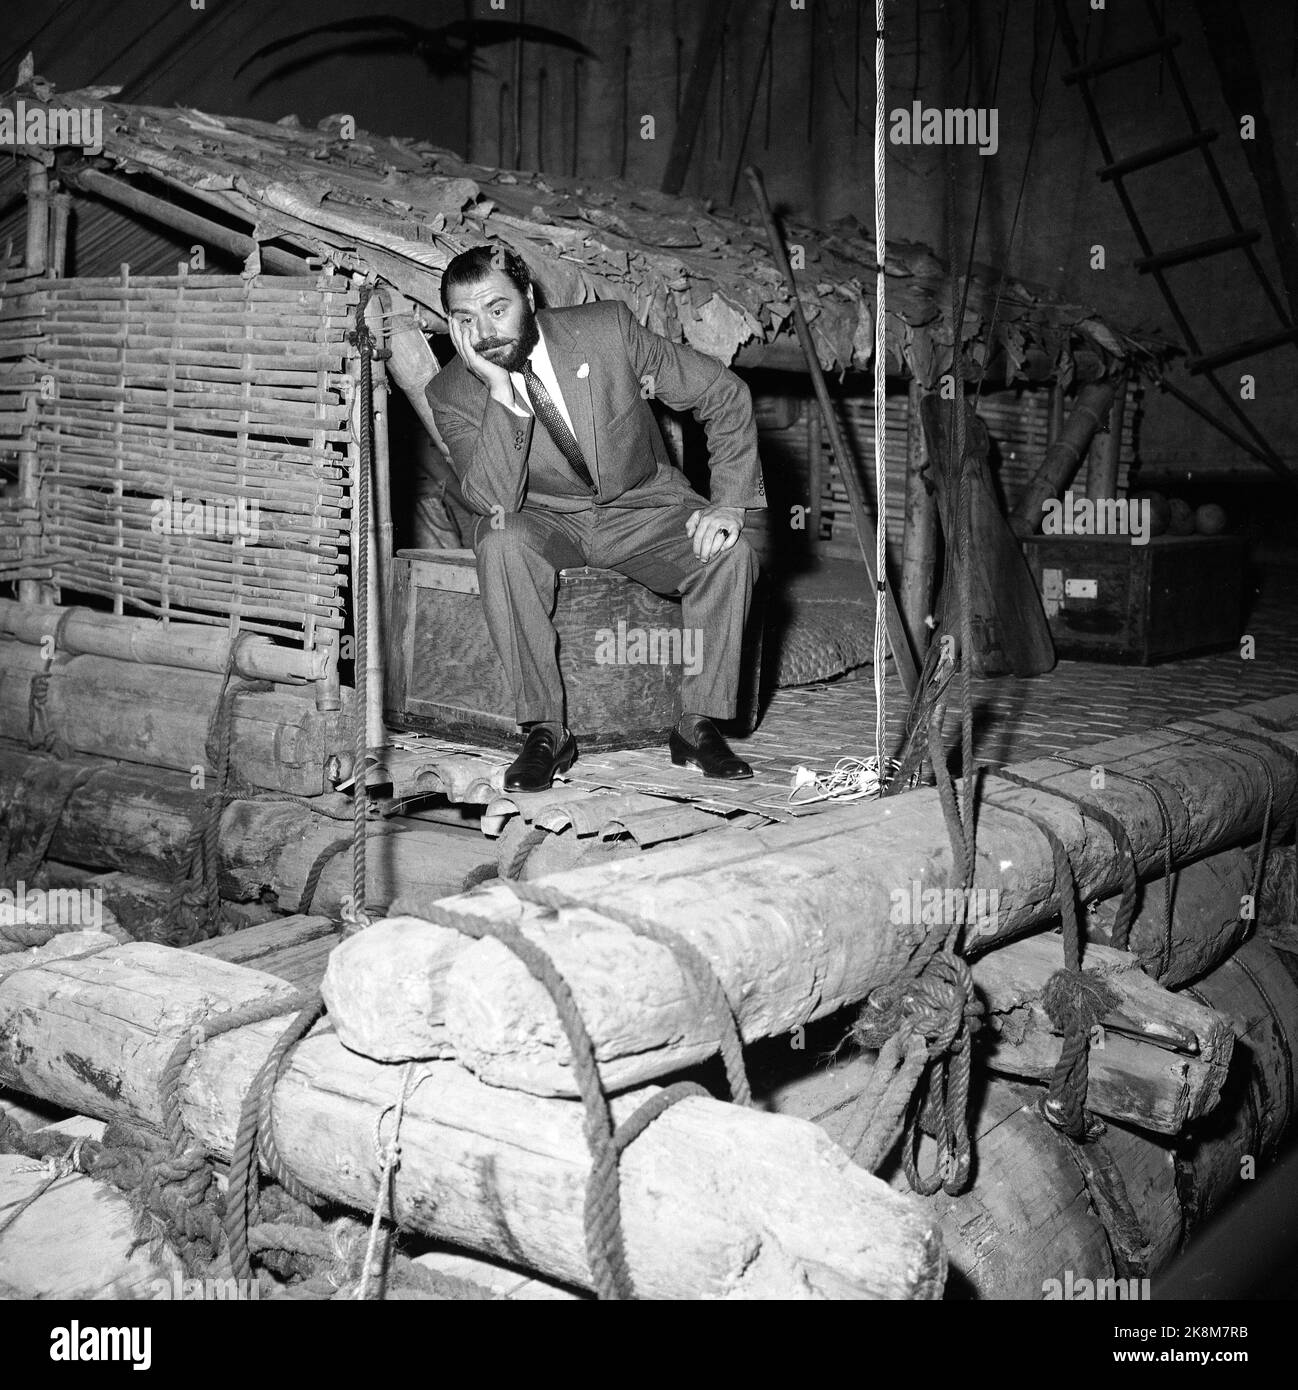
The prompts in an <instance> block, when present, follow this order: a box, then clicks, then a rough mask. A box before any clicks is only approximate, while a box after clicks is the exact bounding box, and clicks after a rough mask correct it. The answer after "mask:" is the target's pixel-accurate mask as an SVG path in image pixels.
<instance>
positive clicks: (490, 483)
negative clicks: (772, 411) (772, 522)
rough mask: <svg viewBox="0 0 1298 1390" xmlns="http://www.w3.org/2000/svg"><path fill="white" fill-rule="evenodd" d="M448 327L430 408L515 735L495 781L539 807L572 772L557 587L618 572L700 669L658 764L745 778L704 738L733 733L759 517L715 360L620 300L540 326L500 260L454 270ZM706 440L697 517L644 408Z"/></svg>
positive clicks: (740, 434)
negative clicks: (460, 508) (753, 529)
mask: <svg viewBox="0 0 1298 1390" xmlns="http://www.w3.org/2000/svg"><path fill="white" fill-rule="evenodd" d="M442 308H443V309H444V310H445V312H446V317H447V321H448V323H449V324H450V332H451V341H452V342H453V343H454V345H455V351H456V354H457V360H456V361H455V362H452V363H451V364H449V365H448V366H447V367H446V369H445V370H444V371H442V372H440V373H439V374H438V375H437V376H435V377H434V378H433V380H432V381H431V382H430V383H429V384H428V387H427V396H428V402H429V405H430V406H431V407H432V411H433V416H434V419H435V420H436V423H437V427H438V429H439V430H440V432H441V435H442V438H443V440H444V441H445V443H446V446H447V448H448V449H449V451H450V456H451V462H452V465H453V467H454V470H455V474H456V477H457V478H458V480H459V485H460V492H461V494H462V496H463V498H464V501H465V503H466V505H467V506H468V507H469V508H471V509H472V510H473V511H474V512H477V513H478V518H479V519H478V521H477V523H476V525H475V527H474V532H473V542H472V543H473V549H474V552H475V555H476V558H477V567H478V581H479V589H480V592H481V594H482V602H483V607H484V611H485V615H486V620H487V627H488V630H489V632H490V633H491V638H492V641H493V643H494V644H495V647H496V651H497V652H498V654H499V656H500V660H501V663H502V664H503V666H504V668H505V672H506V674H507V676H508V678H509V683H510V686H511V689H512V690H513V695H514V701H515V715H516V718H517V720H518V722H519V724H520V725H522V726H523V727H524V728H525V730H526V737H525V739H524V742H523V747H522V751H521V753H520V754H519V756H518V758H517V759H516V760H515V761H514V763H513V764H512V765H511V766H510V767H509V769H508V770H507V772H506V775H505V787H506V789H507V790H511V791H542V790H544V789H545V788H546V787H548V786H549V785H550V783H551V780H552V779H553V778H554V777H555V775H556V774H558V773H560V772H564V771H566V770H567V769H568V768H569V767H571V765H572V763H573V762H574V761H575V759H576V756H577V745H576V741H575V740H574V739H573V737H572V734H571V733H570V732H569V730H568V728H567V726H566V725H565V723H564V692H563V681H562V678H561V676H560V672H559V666H558V659H557V655H556V647H557V641H556V635H555V630H554V625H553V623H552V621H551V618H552V614H553V612H554V603H555V592H556V576H557V574H558V571H559V570H561V569H564V568H567V567H572V566H580V565H594V566H598V567H600V568H604V569H611V570H616V571H618V572H619V573H621V574H625V575H628V576H629V577H630V578H632V579H635V580H637V581H639V582H640V583H641V584H643V585H645V587H646V588H649V589H652V590H653V591H654V592H656V593H659V594H666V595H674V594H679V595H680V598H681V604H682V622H683V624H684V626H685V628H686V629H687V630H689V629H695V630H697V631H698V632H699V634H700V635H701V640H702V662H701V669H699V670H698V671H697V672H696V673H695V672H690V671H687V672H686V673H685V674H684V675H683V676H682V679H681V702H682V707H683V709H684V710H685V713H684V714H682V716H681V718H680V721H679V723H678V724H677V726H676V728H675V729H674V730H673V731H672V733H671V736H670V739H669V742H668V747H669V749H670V752H671V759H672V761H673V762H674V763H677V764H679V765H684V764H692V765H694V766H696V767H698V768H700V769H701V770H702V772H703V774H704V776H706V777H722V778H739V777H751V776H752V769H751V768H750V767H749V766H748V764H747V763H745V762H744V761H743V760H742V759H740V758H738V757H736V756H735V754H734V753H733V751H732V750H731V749H730V747H729V746H728V745H727V743H726V741H725V739H724V738H723V737H722V735H721V733H720V731H719V730H718V729H717V728H716V725H715V724H714V722H713V721H714V720H718V719H720V720H725V719H730V718H732V717H733V716H734V714H735V709H736V703H737V695H738V685H739V668H740V659H741V643H742V638H743V631H744V624H745V622H746V620H747V617H748V610H749V604H750V601H751V597H752V590H753V583H754V581H755V579H756V576H757V560H756V557H755V556H754V554H753V552H752V550H751V548H750V547H749V545H748V543H747V542H746V541H745V540H744V538H743V536H742V535H741V532H742V531H743V527H744V517H745V511H746V510H747V509H756V508H762V507H765V506H766V494H765V489H764V487H763V485H762V476H761V469H760V465H759V463H758V458H757V427H756V424H755V423H754V420H753V407H752V398H751V396H750V395H749V391H748V388H747V387H746V386H745V385H744V383H743V382H742V381H740V380H739V378H738V377H737V376H735V375H734V373H733V372H730V371H728V370H727V369H726V368H725V367H724V366H722V364H721V363H720V362H718V361H717V360H716V359H715V358H712V357H708V356H706V355H705V354H703V353H700V352H696V351H695V350H694V349H692V348H689V347H682V346H680V345H678V344H675V343H670V342H668V341H667V339H665V338H663V337H660V336H659V335H658V334H656V333H651V332H649V331H648V330H647V329H645V328H644V327H642V326H641V325H640V323H638V322H637V320H636V318H635V316H634V315H633V314H632V313H631V311H630V310H629V309H628V308H627V306H626V305H625V304H623V303H622V302H621V301H620V300H609V301H604V302H598V303H593V304H583V305H579V306H576V307H573V308H567V309H541V310H539V311H538V310H537V308H536V298H535V294H534V291H533V287H532V283H531V277H530V275H529V274H528V271H527V267H526V266H525V265H524V263H523V262H522V261H521V260H520V259H519V258H518V257H517V256H516V255H514V253H513V252H511V251H509V250H507V249H506V248H503V247H495V248H492V247H488V246H477V247H474V248H472V249H471V250H469V251H465V252H463V253H462V254H460V255H458V256H456V257H455V258H454V259H453V260H452V261H451V262H450V264H449V265H448V266H447V267H446V270H445V272H444V273H443V277H442ZM650 397H656V398H657V399H658V400H660V401H662V402H663V403H664V404H665V405H667V406H669V407H671V408H672V409H675V410H690V411H692V412H693V414H694V415H695V417H696V418H697V419H698V420H700V421H701V422H702V424H703V426H704V428H705V430H706V432H707V440H708V452H709V456H710V468H711V493H712V497H711V500H710V501H709V500H705V499H704V498H702V497H700V496H699V495H698V494H697V493H696V492H694V491H693V490H692V489H691V488H690V486H689V484H688V483H687V482H686V480H685V477H684V476H683V474H682V473H681V472H680V471H679V470H678V469H676V468H674V467H673V466H672V464H671V463H670V461H669V459H668V457H667V451H666V448H665V446H664V444H663V439H662V434H661V432H660V430H659V428H658V423H657V421H656V420H655V419H654V415H653V411H652V409H651V408H650V405H649V398H650Z"/></svg>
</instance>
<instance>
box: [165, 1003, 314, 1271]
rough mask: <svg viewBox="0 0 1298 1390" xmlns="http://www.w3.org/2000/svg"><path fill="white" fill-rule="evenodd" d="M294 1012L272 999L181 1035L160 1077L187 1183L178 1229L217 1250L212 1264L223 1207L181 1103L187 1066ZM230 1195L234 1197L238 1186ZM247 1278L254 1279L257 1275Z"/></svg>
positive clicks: (174, 1168) (176, 1172) (173, 1153)
mask: <svg viewBox="0 0 1298 1390" xmlns="http://www.w3.org/2000/svg"><path fill="white" fill-rule="evenodd" d="M294 1007H295V1004H294V1002H293V1001H285V1000H283V999H271V1000H263V1001H260V1002H258V1003H254V1004H245V1005H244V1006H243V1007H241V1008H238V1009H232V1010H231V1011H230V1012H229V1013H225V1014H216V1015H212V1016H209V1017H208V1018H206V1019H204V1020H203V1021H202V1023H198V1024H195V1025H194V1026H193V1027H191V1028H189V1029H187V1030H185V1031H184V1032H183V1033H182V1034H181V1035H180V1037H179V1039H178V1040H177V1042H176V1046H175V1047H174V1048H173V1049H172V1052H171V1055H170V1056H169V1057H168V1059H167V1062H166V1065H165V1066H164V1067H163V1069H162V1073H161V1075H160V1076H159V1078H158V1097H159V1101H160V1102H161V1106H162V1115H163V1124H164V1127H165V1130H166V1137H167V1142H168V1144H169V1146H170V1155H169V1160H170V1162H169V1167H168V1169H167V1172H168V1174H169V1176H170V1178H171V1180H172V1181H177V1180H179V1181H181V1182H182V1183H183V1186H182V1188H181V1190H180V1193H179V1195H180V1198H181V1207H180V1212H179V1216H180V1220H179V1222H178V1225H179V1227H180V1230H181V1231H182V1233H183V1234H184V1235H185V1236H186V1237H187V1238H188V1239H189V1240H191V1241H193V1240H196V1239H198V1238H199V1237H202V1238H203V1239H205V1240H206V1242H207V1244H208V1245H209V1246H210V1248H211V1253H210V1255H209V1256H208V1258H209V1260H210V1259H213V1258H215V1256H216V1254H217V1253H218V1251H219V1250H220V1246H221V1235H222V1219H221V1218H222V1210H221V1206H222V1204H219V1203H218V1202H217V1200H216V1199H215V1197H213V1196H212V1193H213V1191H214V1184H215V1172H214V1170H213V1168H212V1164H211V1161H210V1159H209V1158H208V1156H207V1154H206V1153H205V1152H204V1150H203V1149H202V1147H201V1146H200V1145H198V1144H197V1143H195V1142H194V1141H193V1137H192V1135H190V1133H189V1131H188V1129H187V1128H186V1126H185V1118H184V1111H183V1109H182V1107H181V1103H180V1083H181V1078H182V1075H183V1073H184V1069H185V1066H186V1064H187V1063H188V1062H189V1060H190V1058H191V1056H192V1055H193V1053H194V1051H195V1049H196V1048H197V1047H199V1046H200V1045H201V1044H203V1043H205V1042H208V1041H210V1040H211V1039H212V1038H215V1037H219V1036H220V1035H221V1034H223V1033H229V1032H232V1031H233V1030H234V1029H236V1028H244V1027H247V1026H248V1025H249V1024H251V1023H264V1022H266V1021H267V1020H269V1019H272V1018H277V1017H279V1016H281V1015H282V1014H284V1013H287V1012H288V1011H289V1010H290V1009H292V1008H294ZM232 1177H233V1170H232ZM230 1190H231V1192H233V1190H234V1189H233V1185H232V1186H231V1189H230ZM227 1202H228V1199H227ZM200 1210H201V1211H202V1212H203V1213H204V1214H203V1216H202V1217H199V1216H197V1215H192V1213H196V1212H198V1211H200ZM247 1273H248V1274H249V1275H250V1274H251V1271H250V1270H249V1271H248V1272H247Z"/></svg>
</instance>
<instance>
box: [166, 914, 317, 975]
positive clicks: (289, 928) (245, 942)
mask: <svg viewBox="0 0 1298 1390" xmlns="http://www.w3.org/2000/svg"><path fill="white" fill-rule="evenodd" d="M337 933H338V925H337V923H336V922H334V921H332V920H331V919H330V918H328V917H303V916H293V917H279V918H276V920H275V921H273V922H262V923H260V924H259V925H258V926H255V927H245V928H244V930H243V931H237V932H232V933H231V934H230V935H229V936H214V937H212V938H211V939H210V940H208V941H198V942H195V943H194V945H192V946H187V947H186V948H185V949H186V950H188V951H193V952H194V954H195V955H200V956H212V957H213V958H214V959H216V960H226V961H230V962H231V963H233V964H235V965H250V966H251V965H255V966H256V967H257V968H258V969H267V967H265V966H264V965H263V964H262V962H263V961H265V960H267V959H269V958H271V957H273V956H276V955H278V954H280V953H281V952H283V951H286V950H288V949H290V948H291V947H294V946H300V945H302V944H304V943H305V942H311V941H318V940H320V938H321V937H326V936H327V937H332V936H336V935H337ZM267 973H268V974H271V975H273V974H275V971H274V970H269V969H268V970H267Z"/></svg>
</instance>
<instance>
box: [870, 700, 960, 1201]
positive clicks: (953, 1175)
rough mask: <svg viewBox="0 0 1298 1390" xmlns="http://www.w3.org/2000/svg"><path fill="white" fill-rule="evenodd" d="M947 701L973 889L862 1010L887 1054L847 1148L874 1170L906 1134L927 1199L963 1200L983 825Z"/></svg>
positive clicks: (953, 834) (939, 770)
mask: <svg viewBox="0 0 1298 1390" xmlns="http://www.w3.org/2000/svg"><path fill="white" fill-rule="evenodd" d="M947 695H948V690H947V688H946V687H945V686H944V687H943V688H942V689H941V690H940V691H939V692H938V694H937V696H936V698H935V699H934V701H933V704H932V707H931V709H930V711H929V720H928V730H927V732H928V748H929V757H930V759H931V761H932V764H933V773H934V776H935V777H936V779H937V784H938V800H939V803H940V804H941V807H942V817H943V822H944V824H945V826H946V830H947V836H948V839H949V840H950V844H951V858H952V863H953V864H954V866H955V867H956V869H957V870H958V872H959V877H960V880H961V882H962V884H963V886H964V888H965V890H966V891H965V893H964V894H963V895H962V903H963V905H964V906H962V908H961V910H960V911H959V912H958V913H957V915H956V920H955V921H953V922H951V923H948V924H947V927H946V930H945V931H943V932H931V933H929V935H928V936H927V937H926V938H925V940H924V941H923V942H921V944H920V946H919V949H918V950H917V951H916V952H915V954H914V955H913V956H912V957H911V959H910V960H909V961H908V962H907V964H906V966H905V967H904V968H903V969H902V970H901V971H900V972H899V973H898V975H897V976H896V977H895V978H894V979H893V980H891V981H889V982H888V984H886V985H883V986H881V987H880V988H879V989H876V990H873V991H871V993H870V995H869V997H868V998H867V999H866V1001H865V1003H864V1004H863V1005H862V1007H861V1010H860V1013H859V1014H858V1016H857V1019H856V1021H855V1023H854V1024H853V1027H852V1030H851V1037H852V1038H853V1039H854V1041H855V1042H857V1043H858V1044H859V1045H860V1046H863V1047H867V1048H877V1049H878V1052H879V1055H878V1059H877V1062H876V1065H875V1069H874V1071H873V1073H872V1074H871V1079H870V1083H869V1085H867V1087H866V1088H865V1090H864V1091H863V1092H862V1093H861V1095H860V1096H859V1097H858V1099H857V1103H856V1118H855V1119H854V1121H853V1123H852V1126H851V1128H850V1131H849V1134H848V1137H847V1138H846V1139H845V1140H844V1144H843V1147H844V1148H845V1149H846V1150H847V1152H848V1153H850V1154H852V1155H853V1157H854V1158H855V1160H856V1162H857V1163H858V1164H860V1166H861V1167H863V1168H865V1169H867V1170H869V1171H871V1172H874V1171H875V1170H877V1169H878V1167H879V1165H880V1164H881V1163H882V1162H883V1160H884V1159H885V1158H886V1157H887V1155H888V1154H889V1153H890V1152H891V1150H892V1147H893V1144H894V1143H895V1142H896V1140H897V1135H898V1133H899V1132H900V1131H904V1132H905V1136H906V1137H905V1141H904V1143H903V1147H902V1162H903V1165H904V1167H905V1172H906V1179H907V1181H908V1182H909V1183H910V1185H911V1188H912V1190H913V1191H915V1192H918V1193H920V1194H921V1195H922V1196H932V1195H933V1194H934V1193H935V1192H937V1191H938V1190H939V1189H942V1190H945V1191H946V1192H948V1193H949V1194H951V1195H952V1196H955V1195H958V1194H959V1193H960V1192H962V1191H963V1190H964V1189H965V1188H966V1187H967V1186H968V1184H969V1179H970V1176H971V1172H972V1163H973V1150H972V1145H971V1142H970V1138H969V1083H970V1076H971V1073H972V1067H973V1053H972V1041H973V1035H974V1033H975V1032H977V1030H978V1028H979V1027H980V1026H981V1023H982V1015H983V1006H982V1004H981V1002H980V1001H979V999H978V996H977V992H976V990H975V988H974V983H973V976H972V975H971V973H970V971H969V966H968V964H967V962H966V961H965V960H964V959H963V958H962V957H961V956H960V955H959V953H958V947H959V942H960V935H961V933H962V931H963V929H964V925H965V923H964V917H965V907H967V904H968V892H967V890H968V888H969V887H970V886H971V885H972V882H973V871H974V862H975V859H974V854H975V846H974V820H973V806H972V803H967V809H966V813H965V814H964V815H962V814H961V810H960V807H959V805H958V804H957V802H956V795H955V787H954V785H953V784H952V782H951V778H950V774H949V773H948V771H947V767H946V754H945V749H944V747H943V742H942V725H943V723H944V722H945V716H946V702H947ZM930 1064H931V1065H930ZM917 1128H920V1129H923V1130H924V1132H925V1133H927V1134H929V1135H931V1136H932V1137H933V1138H935V1139H936V1140H937V1147H938V1160H937V1166H936V1167H935V1169H934V1171H933V1173H932V1174H930V1175H929V1176H928V1177H924V1176H922V1175H921V1174H920V1172H919V1163H918V1159H917V1156H916V1148H917V1136H916V1133H915V1131H916V1129H917Z"/></svg>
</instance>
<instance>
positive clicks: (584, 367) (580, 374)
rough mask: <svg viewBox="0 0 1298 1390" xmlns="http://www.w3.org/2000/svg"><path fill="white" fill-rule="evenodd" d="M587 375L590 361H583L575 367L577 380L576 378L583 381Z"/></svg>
mask: <svg viewBox="0 0 1298 1390" xmlns="http://www.w3.org/2000/svg"><path fill="white" fill-rule="evenodd" d="M589 375H590V363H589V362H583V363H582V364H581V366H580V367H578V368H577V380H578V381H585V380H586V378H587V377H588V376H589Z"/></svg>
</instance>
